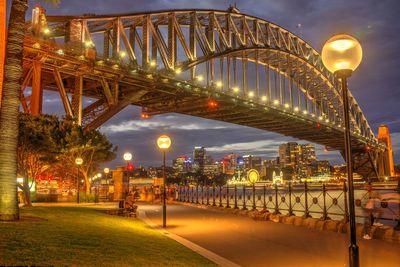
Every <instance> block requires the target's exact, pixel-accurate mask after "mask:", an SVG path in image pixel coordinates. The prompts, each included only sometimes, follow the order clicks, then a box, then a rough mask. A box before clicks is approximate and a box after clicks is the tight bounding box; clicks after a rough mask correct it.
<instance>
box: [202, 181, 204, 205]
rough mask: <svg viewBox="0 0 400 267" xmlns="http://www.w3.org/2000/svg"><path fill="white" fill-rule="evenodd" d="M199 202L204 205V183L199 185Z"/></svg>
mask: <svg viewBox="0 0 400 267" xmlns="http://www.w3.org/2000/svg"><path fill="white" fill-rule="evenodd" d="M201 204H203V205H204V185H201Z"/></svg>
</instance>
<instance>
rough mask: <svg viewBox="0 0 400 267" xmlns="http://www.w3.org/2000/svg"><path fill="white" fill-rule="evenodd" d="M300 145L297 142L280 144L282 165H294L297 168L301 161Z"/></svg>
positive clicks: (280, 161) (280, 162)
mask: <svg viewBox="0 0 400 267" xmlns="http://www.w3.org/2000/svg"><path fill="white" fill-rule="evenodd" d="M299 154H300V147H299V145H298V144H297V143H296V142H289V143H286V144H281V145H279V164H280V167H281V168H283V167H292V168H293V169H296V167H297V165H298V162H299Z"/></svg>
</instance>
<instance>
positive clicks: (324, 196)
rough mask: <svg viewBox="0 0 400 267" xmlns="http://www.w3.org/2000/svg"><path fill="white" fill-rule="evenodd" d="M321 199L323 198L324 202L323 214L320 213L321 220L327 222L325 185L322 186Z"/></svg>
mask: <svg viewBox="0 0 400 267" xmlns="http://www.w3.org/2000/svg"><path fill="white" fill-rule="evenodd" d="M322 197H323V200H324V210H323V213H322V219H323V220H328V219H329V217H328V212H327V209H326V185H325V184H322Z"/></svg>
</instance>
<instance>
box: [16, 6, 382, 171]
mask: <svg viewBox="0 0 400 267" xmlns="http://www.w3.org/2000/svg"><path fill="white" fill-rule="evenodd" d="M39 26H40V27H48V28H49V29H50V31H51V36H44V35H43V34H42V33H41V31H40V27H38V25H32V28H31V29H32V31H31V32H29V30H28V33H30V34H28V37H27V38H26V42H25V53H24V59H25V63H24V64H25V65H26V68H25V69H26V75H25V80H24V86H23V88H22V90H21V103H22V106H23V108H24V110H25V111H27V112H32V113H34V112H33V110H32V107H33V108H34V110H35V112H36V113H38V112H39V113H40V107H41V106H40V103H41V102H40V97H41V90H42V89H43V88H44V89H48V90H54V91H58V92H59V93H60V96H61V99H62V103H63V105H64V109H65V111H66V114H68V115H71V116H74V117H76V119H77V121H78V123H80V124H82V125H83V126H84V127H85V128H87V129H93V128H97V127H99V126H100V125H102V124H103V123H104V122H106V121H107V120H108V119H109V118H111V117H112V116H113V115H115V114H116V113H117V112H119V111H120V110H122V109H123V108H124V107H126V106H127V105H129V104H133V105H139V106H142V107H143V108H144V109H145V110H146V112H149V114H160V113H166V112H177V113H182V114H187V115H193V116H198V117H203V118H209V119H216V120H221V121H226V122H231V123H236V124H240V125H246V126H249V127H254V128H259V129H263V130H269V131H275V132H278V133H281V134H284V135H288V136H293V137H297V138H300V139H304V140H309V141H311V142H315V143H320V144H323V145H326V146H329V147H332V148H335V149H338V150H342V148H343V126H341V121H342V117H343V114H342V100H341V97H340V91H341V88H340V83H339V82H338V80H337V79H336V78H335V77H333V76H332V75H331V74H330V73H329V72H328V71H327V70H326V69H325V68H324V66H323V65H322V62H321V59H320V56H319V54H318V53H317V52H316V51H315V50H314V49H313V48H312V47H311V46H310V45H308V44H307V43H305V42H304V41H303V40H301V39H300V38H298V37H297V36H295V35H293V34H292V33H290V32H288V31H287V30H285V29H283V28H281V27H279V26H278V25H275V24H272V23H270V22H268V21H265V20H261V19H259V18H255V17H251V16H247V15H243V14H238V13H232V12H224V11H214V10H206V11H203V10H198V11H196V10H188V11H184V10H181V11H161V12H154V13H145V14H128V15H121V16H81V17H70V16H68V17H65V16H46V22H45V23H44V24H43V25H39ZM33 29H35V30H33ZM98 34H100V35H102V36H103V40H104V42H103V48H102V49H97V48H96V47H94V46H92V45H91V42H92V41H93V40H94V39H95V37H96V36H95V35H98ZM60 39H63V40H61V41H63V42H61V44H60V42H58V43H57V44H56V43H55V42H54V41H55V40H59V41H60ZM88 44H89V45H88ZM179 47H180V48H179ZM101 50H102V52H101V53H100V51H101ZM123 54H126V55H127V57H126V58H125V57H124V56H123ZM37 66H40V70H41V71H37V70H38V67H37ZM35 70H36V72H35ZM178 70H179V72H181V73H180V74H176V73H175V72H177V71H178ZM201 71H203V73H205V74H204V75H201V74H199V72H201ZM39 73H40V74H39ZM200 76H202V78H203V81H200ZM204 76H205V77H204ZM218 82H221V85H219V84H218ZM29 85H32V88H33V87H35V88H36V89H38V88H39V90H36V91H35V90H32V95H31V96H29V97H27V96H25V95H24V88H26V87H27V86H29ZM237 87H239V90H236V88H237ZM33 92H35V94H33ZM251 94H252V95H251ZM83 97H88V98H91V99H94V100H95V102H93V103H91V104H90V105H88V106H86V107H83V100H82V99H83ZM264 98H265V99H264ZM70 99H71V100H70ZM208 99H215V100H216V101H218V103H219V106H218V108H217V109H215V110H212V109H209V108H208V107H207V101H208ZM276 101H278V102H277V103H278V104H276V103H275V102H276ZM37 103H39V104H37ZM350 103H351V108H350V110H351V127H352V129H351V130H352V142H353V148H354V149H355V150H357V149H358V150H360V149H363V148H364V147H365V146H369V147H372V148H373V149H375V150H377V151H381V150H384V149H385V148H384V147H383V146H381V145H379V144H378V143H377V140H376V138H375V137H374V135H373V133H372V131H371V129H370V127H369V125H368V122H367V120H366V119H365V117H364V115H363V113H362V111H361V109H360V107H359V105H358V104H357V102H356V100H355V99H354V97H352V96H351V95H350ZM296 109H297V110H296ZM317 125H318V127H317ZM316 128H317V129H316ZM370 158H371V157H370ZM356 165H357V164H356ZM361 165H362V164H361ZM364 165H365V164H364ZM364 165H363V166H364Z"/></svg>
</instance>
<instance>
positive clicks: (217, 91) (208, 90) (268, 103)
mask: <svg viewBox="0 0 400 267" xmlns="http://www.w3.org/2000/svg"><path fill="white" fill-rule="evenodd" d="M42 32H43V34H44V35H45V36H47V37H50V36H51V30H50V28H48V27H45V28H44V29H43V30H42ZM83 45H84V47H86V48H87V49H94V48H95V46H96V45H95V43H94V42H93V41H92V40H84V41H83ZM32 47H33V48H35V49H40V48H41V47H40V44H39V43H34V44H33V45H32ZM55 53H56V54H58V55H61V56H63V55H65V54H66V53H65V50H64V49H62V48H56V50H55ZM118 54H119V59H120V61H119V62H115V59H110V58H107V59H106V61H111V62H112V63H113V65H112V68H113V69H121V67H122V68H126V67H129V68H130V69H129V72H130V74H132V75H136V74H138V73H145V74H146V75H145V77H146V78H148V79H154V75H155V74H156V73H155V70H157V67H158V63H157V61H156V60H150V61H149V62H148V66H149V69H148V70H144V69H142V68H141V67H140V66H135V67H134V68H131V66H129V65H128V64H124V60H125V59H126V57H127V55H128V54H127V52H126V51H124V50H121V51H119V52H118ZM79 59H81V60H87V58H86V57H85V55H81V56H80V57H79ZM104 64H105V63H104V60H97V59H96V65H104ZM184 71H185V70H184V69H182V68H180V67H175V68H173V69H170V70H169V74H174V75H173V76H172V79H174V78H176V77H179V76H180V75H181V74H182V73H183V72H184ZM157 75H159V77H160V78H161V81H165V82H168V81H169V80H171V76H170V75H167V76H166V77H163V76H162V75H161V74H158V73H157ZM203 80H204V76H203V75H201V74H198V75H196V76H195V77H194V80H192V81H187V80H185V81H176V86H177V87H181V88H184V89H186V90H195V91H196V90H200V88H201V89H203V93H204V94H208V95H209V99H208V103H207V105H208V107H209V108H210V109H218V108H219V102H218V100H217V98H218V97H219V96H220V95H221V94H225V95H229V96H231V97H232V96H233V97H234V98H233V99H232V101H234V102H237V101H239V100H242V101H244V102H243V104H247V105H250V106H253V107H254V106H255V105H261V106H264V108H265V109H268V108H274V109H276V110H277V111H280V112H284V113H286V114H291V115H295V116H300V117H302V118H306V119H309V120H311V118H312V119H313V120H312V121H313V122H314V121H316V128H320V127H321V124H324V125H325V126H327V127H332V128H337V129H339V130H344V126H343V125H342V123H341V119H340V118H339V119H338V122H335V121H333V120H329V118H328V117H327V116H326V114H324V113H320V114H319V115H317V114H315V113H314V112H310V111H309V110H307V109H304V110H301V108H300V107H298V106H292V107H290V104H289V103H285V102H283V103H281V101H280V100H279V99H268V96H267V95H260V96H258V95H256V93H255V91H253V90H249V91H248V92H247V93H246V94H241V89H240V87H239V86H237V85H234V86H232V87H230V88H227V89H228V92H230V94H226V91H223V88H224V83H223V81H221V80H216V81H213V80H211V85H210V86H208V87H207V86H201V82H202V81H203ZM212 95H214V96H215V97H212ZM330 105H332V104H330ZM336 116H337V117H338V114H337V113H336ZM141 118H142V119H148V118H150V115H149V114H147V113H146V112H142V114H141ZM352 134H353V135H355V136H357V137H358V138H361V139H363V140H365V141H371V140H370V139H368V138H367V137H366V136H363V135H362V134H361V130H360V129H359V128H356V130H354V131H352ZM373 141H374V142H376V140H373Z"/></svg>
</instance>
